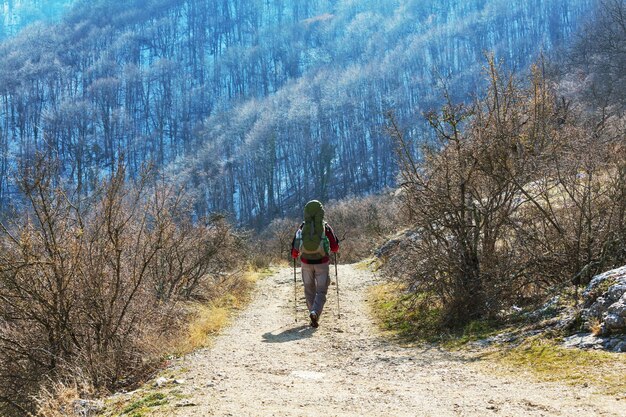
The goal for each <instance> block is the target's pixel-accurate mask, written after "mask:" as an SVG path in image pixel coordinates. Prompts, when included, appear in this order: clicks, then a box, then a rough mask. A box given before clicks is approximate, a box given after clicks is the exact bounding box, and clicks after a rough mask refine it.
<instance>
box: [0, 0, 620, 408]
mask: <svg viewBox="0 0 626 417" xmlns="http://www.w3.org/2000/svg"><path fill="white" fill-rule="evenodd" d="M625 112H626V2H625V1H624V0H529V1H504V0H259V1H248V0H129V1H119V0H115V1H113V0H74V1H71V0H48V1H46V0H10V1H9V0H0V414H1V415H6V416H10V417H13V416H22V415H39V416H46V417H51V416H57V415H69V414H63V413H65V412H66V409H65V408H63V407H62V406H60V405H58V404H60V403H59V401H61V399H63V398H66V397H67V398H69V397H71V396H74V397H76V398H89V399H97V398H99V397H102V396H103V395H106V394H110V393H114V392H116V391H119V390H131V389H134V388H136V387H137V386H139V385H141V383H142V382H145V381H146V380H149V379H150V378H151V377H152V376H154V375H155V374H156V373H157V372H159V370H161V369H162V368H163V366H164V364H165V362H166V359H165V358H169V357H170V356H171V355H172V354H182V353H188V352H189V351H193V350H194V349H196V348H198V347H202V346H205V345H203V344H202V343H205V339H206V336H207V334H210V333H211V334H212V333H215V332H216V330H214V329H213V327H211V326H208V325H207V326H204V327H202V326H200V327H202V329H201V330H199V331H198V332H199V334H200V336H197V335H196V342H193V343H192V342H189V333H190V332H191V331H190V330H189V329H190V328H191V325H190V323H191V322H194V323H196V322H197V321H198V320H199V317H200V318H203V317H204V318H206V316H212V315H213V314H214V311H215V310H211V309H212V308H217V311H218V312H219V313H220V314H226V315H227V313H223V312H224V311H226V310H228V309H230V310H228V311H231V312H232V311H238V309H240V308H242V307H241V306H242V305H243V304H245V303H246V302H247V301H246V300H249V298H250V293H251V289H252V288H253V287H254V279H251V278H250V274H254V273H255V272H250V271H257V272H256V273H258V271H259V270H264V268H267V267H269V266H270V265H272V266H274V267H276V266H277V265H278V266H284V263H285V261H288V262H290V263H291V262H293V268H294V270H293V271H294V284H296V280H295V272H296V261H295V258H294V260H293V261H292V258H290V257H289V256H290V254H292V253H293V252H292V249H294V248H293V247H292V237H293V236H294V232H295V230H296V228H297V227H298V225H299V224H300V222H301V220H302V219H301V217H302V208H303V206H304V204H305V203H306V202H308V201H309V200H313V199H317V200H320V201H321V202H322V203H323V205H324V207H325V210H326V212H325V213H326V214H325V215H326V219H327V220H328V221H329V222H331V223H332V225H333V228H334V229H335V231H337V235H338V236H339V238H340V246H341V250H340V254H341V261H343V262H345V263H352V262H358V261H362V260H365V259H369V261H368V264H372V265H375V266H376V268H377V271H378V273H379V275H380V276H381V277H382V279H383V280H385V279H386V280H389V282H392V283H393V285H392V287H393V288H396V289H397V292H396V293H393V294H392V295H389V294H387V296H389V297H392V300H391V301H390V300H383V302H381V303H380V304H377V305H374V306H373V307H372V309H371V310H372V311H373V312H374V313H373V314H375V313H376V311H377V310H381V312H379V313H381V314H389V315H390V316H389V317H391V319H390V320H387V321H384V323H385V325H386V326H388V327H390V328H392V330H393V328H394V327H395V328H396V330H397V329H398V328H400V329H401V330H402V331H405V332H408V333H411V334H410V336H411V337H412V338H417V339H418V340H422V341H423V340H428V341H432V340H441V338H442V337H444V336H445V337H448V336H450V335H454V334H455V332H461V333H462V334H463V335H464V336H465V335H466V334H465V333H464V332H465V331H466V329H468V328H472V329H476V328H482V327H484V326H487V325H488V326H492V325H493V326H527V327H526V328H525V330H524V331H525V332H527V334H530V333H532V332H533V331H535V329H531V327H532V326H534V325H535V326H536V325H537V323H538V322H540V320H538V319H536V318H537V317H541V318H542V319H544V318H545V319H546V320H545V322H546V323H547V322H551V323H556V322H558V323H565V324H562V325H561V324H559V325H558V326H560V327H558V328H555V327H552V328H550V330H549V332H550V334H551V337H554V335H555V334H556V335H558V337H561V338H562V337H565V336H568V335H571V334H576V333H577V332H582V331H585V332H591V333H593V334H594V335H605V336H607V335H611V334H621V335H623V333H624V332H625V331H626V318H624V317H625V316H623V314H626V309H624V308H622V310H619V311H621V313H620V312H617V313H611V314H613V315H614V316H615V317H617V318H615V320H613V319H611V320H613V321H611V320H608V321H607V320H606V318H607V314H608V313H606V311H605V310H606V309H610V308H613V305H611V307H609V305H608V304H607V303H605V304H607V305H606V306H604V307H606V308H605V310H597V311H596V310H594V311H595V313H593V312H592V313H593V314H595V316H594V315H593V314H592V313H589V312H588V311H587V312H584V311H585V310H583V308H588V307H589V305H591V304H592V303H591V302H587V301H584V302H583V301H581V298H580V297H581V294H582V296H584V297H591V296H593V297H600V298H598V300H604V301H606V299H605V298H603V297H604V295H602V294H604V293H603V292H602V291H604V290H603V289H602V288H600V289H598V288H596V289H594V290H593V291H592V290H590V289H589V288H588V287H586V286H587V285H589V283H590V282H592V283H593V282H596V281H593V280H592V278H593V277H594V276H596V275H597V274H599V273H602V272H604V271H607V270H609V269H611V268H616V267H619V266H622V265H624V264H625V263H626V116H625V114H626V113H625ZM294 241H295V240H294ZM320 250H322V249H320ZM326 255H330V253H328V254H326ZM296 258H297V256H296ZM328 259H329V258H326V260H328ZM336 259H337V258H335V261H336ZM290 274H291V272H290ZM290 276H291V275H290ZM602 285H604V284H602ZM607 285H608V284H607ZM611 285H612V284H611ZM605 286H606V285H605ZM609 287H610V286H607V288H606V289H605V290H607V291H608V288H609ZM585 288H587V289H585ZM610 288H613V287H610ZM620 288H622V287H620ZM620 288H618V289H620ZM338 289H339V288H338V283H337V303H339V291H338ZM596 290H597V291H596ZM600 290H602V291H600ZM594 291H595V292H594ZM611 291H612V290H611ZM616 291H617V290H616ZM621 291H622V293H623V292H624V290H623V289H622V290H621ZM596 292H597V293H596ZM622 293H620V295H618V296H615V294H616V293H615V294H614V293H611V294H612V295H611V297H613V298H615V297H617V298H615V300H619V299H620V297H622V299H623V296H622V295H621V294H622ZM385 294H386V293H385ZM590 294H591V295H590ZM625 296H626V295H625ZM393 297H395V298H393ZM549 300H557V301H555V302H554V303H553V304H545V305H548V306H549V308H543V309H541V310H539V311H541V314H540V316H538V315H536V314H535V313H534V311H535V310H536V309H539V308H540V306H542V305H544V303H546V302H547V301H549ZM594 300H595V299H594ZM611 300H612V298H611ZM615 300H613V301H615ZM294 301H295V302H297V296H296V299H295V300H294ZM604 301H602V302H604ZM550 302H551V301H550ZM585 303H587V304H589V305H587V306H585ZM617 304H619V303H617V301H615V304H614V305H617ZM594 305H595V304H594ZM207 306H208V307H207ZM389 306H393V308H391V307H389ZM378 307H380V308H378ZM618 307H619V306H618ZM622 307H623V304H622ZM565 308H567V309H568V310H567V311H568V312H569V313H568V314H570V315H569V316H568V318H567V320H565V319H563V318H562V317H559V318H556V316H550V317H548V316H547V315H549V314H552V312H557V311H558V312H562V311H563V310H564V309H565ZM616 308H617V307H616ZM207 311H210V313H206V312H207ZM511 311H514V312H515V314H513V313H511ZM607 311H608V310H607ZM611 311H613V310H611ZM520 312H522V313H520ZM296 313H297V308H296ZM605 313H606V314H605ZM516 314H517V315H516ZM554 314H556V313H554ZM620 314H622V315H620ZM611 317H613V316H611ZM194 320H195V321H194ZM620 320H621V321H620ZM224 321H227V320H226V319H224ZM520 323H521V324H520ZM542 323H543V322H542ZM607 323H609V324H607ZM315 324H317V322H315ZM468 326H469V327H468ZM607 326H608V327H607ZM207 329H208V330H207ZM211 329H213V330H211ZM529 329H531V330H529ZM540 331H541V330H537V333H532V334H538V332H540ZM442 335H443V336H442ZM315 336H316V337H318V336H319V334H317V335H315ZM319 337H321V336H319ZM607 337H608V336H607ZM620 337H622V336H620ZM197 340H202V343H199V344H198V343H197ZM620 340H621V339H620ZM194 343H196V344H194ZM625 343H626V342H625ZM624 346H626V344H625V345H624ZM594 363H595V362H594ZM68 392H70V393H71V395H69V394H67V393H68ZM66 394H67V395H66ZM68 395H69V396H68ZM74 397H72V398H74ZM51 410H55V411H54V412H53V411H51ZM59 410H61V411H59ZM131 411H132V410H131ZM29 413H30V414H29ZM55 413H57V414H55ZM58 413H61V414H58ZM82 415H86V414H82ZM137 415H139V414H137Z"/></svg>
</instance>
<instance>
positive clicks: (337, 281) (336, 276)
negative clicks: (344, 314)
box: [335, 252, 341, 319]
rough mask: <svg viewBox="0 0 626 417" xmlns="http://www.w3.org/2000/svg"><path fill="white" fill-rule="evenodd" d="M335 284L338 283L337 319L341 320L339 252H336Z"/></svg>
mask: <svg viewBox="0 0 626 417" xmlns="http://www.w3.org/2000/svg"><path fill="white" fill-rule="evenodd" d="M335 282H336V283H337V318H338V319H340V318H341V310H340V309H339V274H338V273H337V252H335Z"/></svg>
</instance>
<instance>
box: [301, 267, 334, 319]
mask: <svg viewBox="0 0 626 417" xmlns="http://www.w3.org/2000/svg"><path fill="white" fill-rule="evenodd" d="M302 282H303V283H304V297H305V298H306V306H307V307H308V309H309V311H315V312H316V313H317V315H318V316H320V315H321V314H322V310H323V309H324V304H325V303H326V293H327V292H328V286H329V285H330V276H329V275H328V262H326V263H323V264H315V265H310V264H305V263H303V264H302Z"/></svg>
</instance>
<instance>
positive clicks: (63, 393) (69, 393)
mask: <svg viewBox="0 0 626 417" xmlns="http://www.w3.org/2000/svg"><path fill="white" fill-rule="evenodd" d="M78 399H80V394H79V390H78V387H77V386H76V385H65V384H62V383H60V382H59V383H55V384H53V385H52V387H51V388H49V389H43V390H42V391H41V392H40V394H39V396H38V398H37V400H36V401H37V413H36V415H37V417H67V416H73V415H75V412H74V403H75V401H77V400H78Z"/></svg>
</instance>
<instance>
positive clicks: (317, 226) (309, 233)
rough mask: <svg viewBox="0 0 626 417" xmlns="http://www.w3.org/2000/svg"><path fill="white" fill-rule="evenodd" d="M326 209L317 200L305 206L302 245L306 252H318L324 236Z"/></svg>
mask: <svg viewBox="0 0 626 417" xmlns="http://www.w3.org/2000/svg"><path fill="white" fill-rule="evenodd" d="M324 232H325V231H324V207H323V206H322V203H320V202H319V201H317V200H312V201H309V202H308V203H306V205H305V206H304V226H303V227H302V244H303V246H304V249H305V250H306V251H316V250H317V249H318V248H319V247H320V242H321V241H322V238H323V237H324V236H325V234H324Z"/></svg>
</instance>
